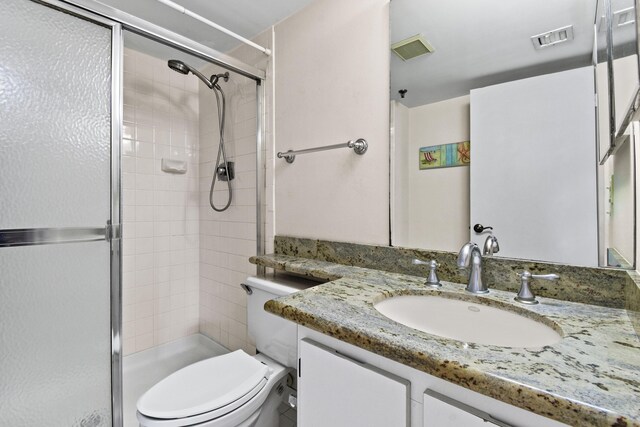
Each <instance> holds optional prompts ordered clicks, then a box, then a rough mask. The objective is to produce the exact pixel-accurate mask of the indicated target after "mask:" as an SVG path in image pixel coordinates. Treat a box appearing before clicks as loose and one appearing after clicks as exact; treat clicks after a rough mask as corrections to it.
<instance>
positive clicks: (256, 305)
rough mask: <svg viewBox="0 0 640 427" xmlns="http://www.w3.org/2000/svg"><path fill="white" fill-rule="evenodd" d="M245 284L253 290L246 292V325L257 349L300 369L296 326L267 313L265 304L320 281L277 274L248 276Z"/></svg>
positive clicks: (282, 362)
mask: <svg viewBox="0 0 640 427" xmlns="http://www.w3.org/2000/svg"><path fill="white" fill-rule="evenodd" d="M244 284H245V285H247V286H248V287H249V288H250V289H251V294H249V295H247V326H248V328H249V336H250V337H251V338H252V339H253V340H254V341H255V343H256V349H258V351H259V352H260V353H264V354H265V355H267V356H269V357H270V358H272V359H273V360H276V361H277V362H279V363H281V364H283V365H285V366H288V367H290V368H294V369H295V368H297V359H298V348H297V344H298V342H297V325H296V324H295V323H293V322H291V321H289V320H285V319H283V318H282V317H279V316H276V315H274V314H271V313H267V312H266V311H265V310H264V304H265V303H266V302H267V301H269V300H271V299H274V298H278V297H282V296H285V295H290V294H292V293H294V292H298V291H300V290H303V289H307V288H309V287H311V286H314V285H317V284H318V283H317V282H313V281H311V280H307V279H302V278H298V277H292V276H287V277H280V276H278V277H276V278H273V279H261V278H258V277H248V278H247V280H246V281H245V283H244Z"/></svg>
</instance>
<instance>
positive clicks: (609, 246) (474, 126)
mask: <svg viewBox="0 0 640 427" xmlns="http://www.w3.org/2000/svg"><path fill="white" fill-rule="evenodd" d="M634 3H635V2H634V0H588V1H584V0H564V1H562V2H542V3H540V2H534V1H533V0H522V1H518V2H509V1H506V0H492V1H484V2H477V1H474V0H460V1H457V2H454V3H450V2H449V3H447V2H438V1H436V0H394V1H392V2H391V48H392V51H391V175H390V187H391V224H392V226H391V232H392V233H391V234H392V235H391V244H392V245H393V246H404V247H413V248H423V249H432V250H445V251H457V250H459V249H460V247H461V246H462V245H463V244H464V243H466V242H468V241H469V240H473V241H475V242H477V243H478V244H479V245H480V246H481V247H484V246H485V244H486V245H487V250H488V251H489V252H491V251H492V250H494V253H493V256H496V257H506V258H520V259H531V260H540V261H548V262H559V263H563V264H571V265H580V266H591V267H595V266H610V267H622V268H633V267H634V260H635V258H636V255H635V252H636V242H635V158H636V150H635V147H636V145H637V143H636V138H637V135H636V133H637V132H634V128H636V127H637V126H636V125H634V123H635V122H633V120H637V117H635V116H636V114H635V111H636V110H637V104H638V96H637V93H638V87H639V85H638V81H639V80H638V56H637V42H636V34H637V29H636V28H637V27H636V9H635V4H634ZM608 11H610V12H608ZM634 106H635V107H634ZM616 112H617V114H616ZM611 146H617V148H615V150H612V149H611ZM614 151H615V152H614ZM607 152H609V156H607ZM612 152H614V153H612ZM611 154H613V155H611ZM605 157H608V158H605ZM601 163H602V164H601ZM490 236H494V237H495V238H496V239H497V241H498V244H497V245H495V244H491V240H490V239H489V237H490ZM495 249H499V250H498V251H495Z"/></svg>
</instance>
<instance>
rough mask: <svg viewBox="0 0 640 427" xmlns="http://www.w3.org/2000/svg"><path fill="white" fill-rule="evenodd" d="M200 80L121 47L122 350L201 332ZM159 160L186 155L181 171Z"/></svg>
mask: <svg viewBox="0 0 640 427" xmlns="http://www.w3.org/2000/svg"><path fill="white" fill-rule="evenodd" d="M198 110H199V105H198V83H197V79H196V78H193V76H184V75H181V74H178V73H175V72H172V71H171V70H170V69H169V68H168V67H167V64H166V61H164V60H160V59H157V58H155V57H152V56H149V55H145V54H142V53H139V52H137V51H135V50H131V49H125V57H124V129H123V131H124V134H123V138H124V139H123V147H122V155H123V157H122V171H123V175H122V177H123V179H122V187H123V191H122V201H123V209H122V211H123V242H122V245H123V283H122V287H123V346H124V349H123V352H124V354H125V355H126V354H130V353H133V352H137V351H141V350H144V349H147V348H149V347H152V346H155V345H158V344H162V343H165V342H167V341H171V340H174V339H176V338H180V337H182V336H186V335H190V334H193V333H196V332H198V329H199V304H198V299H199V294H198V289H199V284H198V277H199V265H198V264H199V231H200V224H199V207H198V205H199V202H198V185H199V183H198V167H199V162H198V132H199V127H198ZM163 158H170V159H177V160H185V161H187V173H186V174H184V175H177V174H170V173H166V172H163V171H162V170H161V168H160V165H161V160H162V159H163Z"/></svg>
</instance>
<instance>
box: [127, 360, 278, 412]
mask: <svg viewBox="0 0 640 427" xmlns="http://www.w3.org/2000/svg"><path fill="white" fill-rule="evenodd" d="M268 371H269V368H268V367H267V366H266V365H264V364H263V363H261V362H259V361H258V360H256V359H255V358H253V357H251V356H249V355H248V354H247V353H245V352H244V351H242V350H237V351H234V352H232V353H227V354H224V355H222V356H217V357H212V358H210V359H206V360H203V361H201V362H197V363H194V364H193V365H189V366H187V367H186V368H183V369H180V370H179V371H177V372H174V373H173V374H171V375H169V376H168V377H167V378H165V379H163V380H162V381H160V382H159V383H158V384H156V385H154V386H153V387H151V388H150V389H149V391H147V392H146V393H145V394H143V395H142V397H141V398H140V400H138V405H137V406H138V411H139V412H140V413H141V414H143V415H146V416H147V417H152V418H161V419H174V418H185V417H190V416H193V415H197V414H202V413H204V412H209V411H213V410H216V409H218V408H221V407H223V406H225V405H229V404H230V403H232V402H234V401H236V400H238V399H240V398H241V397H242V396H244V395H245V394H247V393H249V392H250V391H252V390H253V389H254V388H256V386H257V385H258V384H259V383H260V382H261V381H263V380H264V378H267V377H268Z"/></svg>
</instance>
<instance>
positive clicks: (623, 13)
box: [598, 6, 636, 32]
mask: <svg viewBox="0 0 640 427" xmlns="http://www.w3.org/2000/svg"><path fill="white" fill-rule="evenodd" d="M634 22H636V8H635V7H633V6H631V7H628V8H626V9H620V10H616V11H615V12H613V27H614V29H615V28H616V27H624V26H625V25H629V24H633V23H634ZM606 23H607V18H606V17H605V16H604V15H602V16H601V17H600V23H599V27H598V31H600V32H604V31H605V30H606V29H607V25H606Z"/></svg>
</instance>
